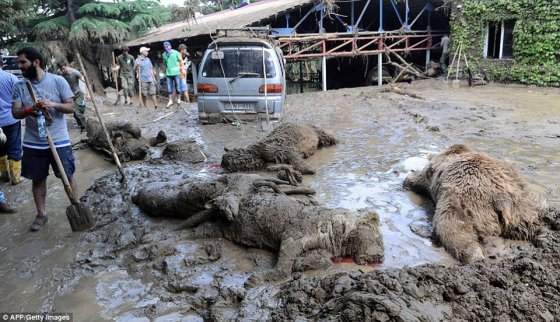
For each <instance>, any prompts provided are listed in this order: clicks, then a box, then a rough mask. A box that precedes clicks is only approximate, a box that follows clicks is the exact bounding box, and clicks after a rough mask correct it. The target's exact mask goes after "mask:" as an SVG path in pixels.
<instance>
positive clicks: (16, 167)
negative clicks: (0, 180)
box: [8, 160, 21, 186]
mask: <svg viewBox="0 0 560 322" xmlns="http://www.w3.org/2000/svg"><path fill="white" fill-rule="evenodd" d="M8 165H9V166H10V175H11V177H12V185H13V186H15V185H16V184H18V183H20V182H21V161H16V160H8Z"/></svg>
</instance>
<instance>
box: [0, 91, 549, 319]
mask: <svg viewBox="0 0 560 322" xmlns="http://www.w3.org/2000/svg"><path fill="white" fill-rule="evenodd" d="M406 90H407V91H411V92H414V93H416V94H418V95H421V96H422V97H424V100H421V99H414V98H410V97H407V96H401V95H398V94H395V93H381V92H379V91H378V90H377V89H376V88H374V87H369V88H358V89H346V90H338V91H329V92H326V93H310V94H302V95H293V96H288V106H287V115H286V117H285V119H284V120H285V121H290V122H297V123H304V124H312V125H317V126H320V127H322V128H325V129H329V130H330V131H332V132H333V133H334V134H335V136H336V137H337V139H339V141H340V143H339V144H337V145H335V146H332V147H327V148H324V149H320V150H317V151H316V152H315V154H314V155H313V156H311V157H310V158H309V159H307V163H308V165H309V166H310V167H312V168H314V169H315V170H316V174H315V175H312V176H304V177H303V183H304V184H305V185H307V186H309V187H311V188H313V189H314V190H316V192H317V194H316V197H315V198H316V199H317V201H318V202H320V203H322V204H324V205H326V206H327V207H329V208H339V207H341V208H345V209H347V210H349V211H354V210H357V209H360V208H372V209H374V210H375V211H376V212H377V213H378V214H379V218H380V230H381V234H382V236H383V243H384V245H385V261H384V263H383V264H382V265H381V266H377V267H370V266H362V265H355V264H350V263H340V264H335V265H331V263H325V266H324V267H325V268H324V269H318V270H307V268H314V267H321V266H311V267H306V264H305V263H303V264H302V266H303V268H304V269H303V270H305V272H303V273H294V274H292V275H291V276H290V277H287V278H283V279H281V280H279V281H276V282H272V283H262V284H259V283H257V284H256V286H254V287H253V285H245V284H246V282H247V280H248V279H249V278H250V277H251V276H252V275H253V274H254V273H257V272H265V271H267V270H270V269H272V268H273V267H275V265H276V261H277V257H276V255H275V254H274V253H273V252H272V253H271V252H268V251H265V250H262V249H257V248H245V247H241V246H239V245H237V244H236V243H234V242H231V241H229V240H226V239H221V238H214V237H211V236H215V235H216V232H217V230H219V229H220V227H219V225H216V224H215V223H212V222H207V223H203V224H201V225H199V226H198V227H196V228H194V229H181V228H182V227H181V225H182V223H183V220H181V219H174V218H169V217H166V218H159V217H158V218H154V217H150V216H148V215H146V214H145V213H144V212H142V211H141V210H140V209H139V208H138V207H136V206H135V205H134V204H133V203H132V202H131V197H132V196H133V195H134V194H136V193H137V192H138V191H139V190H140V189H141V188H143V187H147V186H148V185H149V184H151V183H155V182H178V181H185V180H193V178H195V179H196V178H200V181H204V180H215V179H217V178H218V177H219V176H220V175H222V170H221V169H220V168H219V167H218V165H219V163H220V161H221V156H222V155H223V153H224V147H227V148H229V149H232V148H241V147H246V146H248V145H249V144H251V143H254V142H257V141H258V140H259V139H262V138H264V137H266V135H267V134H268V133H267V132H263V131H261V129H260V126H258V125H256V124H241V125H240V126H233V125H227V124H218V125H211V126H201V125H198V124H197V123H196V114H195V113H191V115H190V116H189V115H186V114H185V113H184V112H183V111H181V110H179V111H177V112H175V113H174V114H173V115H171V116H168V117H165V118H163V119H160V120H158V118H161V117H162V116H165V115H167V114H168V113H169V112H171V111H169V110H162V111H159V110H158V111H152V110H147V109H140V108H139V109H138V112H139V113H138V114H136V113H135V112H136V111H134V109H133V108H130V107H126V108H125V107H112V106H107V107H105V110H104V111H103V113H104V117H105V118H106V120H107V121H109V120H110V121H132V122H134V123H137V124H139V126H140V128H141V129H142V133H143V135H145V136H146V137H155V136H156V134H157V133H158V132H159V131H161V130H164V131H165V133H166V136H167V142H170V143H172V142H176V141H180V140H195V141H196V143H197V144H200V146H201V147H202V148H203V151H204V152H203V153H204V155H205V158H204V159H206V161H203V162H198V163H192V164H189V165H188V166H185V165H184V163H182V162H181V163H179V162H176V161H174V160H172V159H169V158H165V159H158V158H160V157H161V156H162V153H163V151H164V149H165V144H163V145H160V146H156V147H149V150H148V155H147V158H150V159H153V160H152V161H149V162H146V163H142V164H129V165H128V166H127V168H126V169H125V172H126V173H127V176H128V178H129V183H128V185H127V186H126V187H125V186H121V184H120V183H119V180H118V179H119V175H118V174H117V173H114V172H111V173H108V174H107V175H105V176H103V177H101V178H100V179H98V180H97V181H96V182H95V184H93V186H92V187H91V188H90V189H89V190H88V191H87V192H86V193H85V196H84V197H83V201H84V202H87V203H89V204H90V205H92V207H93V209H96V212H97V214H98V216H99V218H98V227H97V228H96V229H94V230H93V231H91V232H87V233H83V234H79V235H78V234H72V233H71V232H69V227H68V223H67V222H64V220H65V218H63V215H61V216H58V217H57V216H53V217H52V218H51V220H50V221H49V223H48V227H47V229H46V230H45V231H43V232H41V233H40V234H35V235H34V234H30V233H28V232H27V231H26V227H27V226H26V225H28V222H27V221H29V222H30V221H31V219H32V216H33V215H34V214H33V209H32V208H33V206H32V201H30V194H29V189H30V188H29V183H28V182H27V183H24V184H23V185H20V186H16V187H15V188H12V187H5V186H4V187H5V188H4V187H3V189H4V192H5V193H6V194H7V195H8V197H10V196H11V195H14V196H16V197H14V200H16V202H17V200H19V201H21V202H20V203H21V205H22V206H21V210H20V214H18V217H16V218H17V220H14V219H9V218H7V217H1V218H0V230H1V231H0V232H1V233H2V234H0V236H2V237H0V241H1V242H2V245H6V246H5V247H4V248H2V249H1V252H2V258H1V259H0V268H1V271H2V272H3V275H2V276H3V279H2V281H1V282H0V287H1V289H3V290H6V292H5V297H4V300H3V301H2V303H1V304H0V309H2V310H4V311H10V310H14V311H39V310H43V311H57V312H73V313H74V319H75V320H76V321H91V320H99V321H101V320H120V321H128V320H131V319H133V318H138V319H139V320H155V319H156V318H159V319H160V320H203V319H204V320H219V321H223V320H271V319H272V320H290V319H296V320H366V321H367V320H401V321H414V320H420V321H440V320H447V321H455V320H480V319H494V320H542V321H553V320H558V319H560V311H559V309H558V307H557V305H556V303H558V301H559V300H560V298H559V297H560V292H558V285H557V280H558V271H559V267H558V264H559V263H558V262H559V259H558V258H559V257H558V251H559V250H560V236H559V235H558V232H557V231H555V230H554V229H552V231H551V233H550V235H549V236H548V237H547V239H546V240H545V241H544V242H543V243H542V245H540V246H539V247H536V246H533V245H532V244H531V243H529V242H522V241H511V240H506V239H501V238H496V239H489V240H487V241H484V242H485V243H486V244H487V245H489V246H492V247H489V249H490V251H489V254H488V256H487V258H486V259H485V260H483V261H479V262H476V263H473V264H468V265H462V264H459V263H458V262H456V261H455V260H454V259H452V258H451V256H449V254H447V252H445V250H444V249H443V248H441V247H438V246H437V245H435V244H433V241H432V240H431V239H430V235H431V233H432V226H431V223H430V221H429V216H430V215H431V212H432V211H433V210H432V209H431V205H430V202H429V201H428V200H426V199H423V198H422V197H420V196H418V195H416V194H413V193H410V192H407V191H405V190H403V189H402V182H403V180H404V178H405V177H406V176H407V174H408V172H409V171H410V170H411V169H413V168H414V169H421V168H422V167H423V165H425V162H426V161H425V158H426V156H427V155H428V154H429V153H432V152H438V151H440V150H442V149H443V148H445V147H447V146H450V145H451V144H454V143H465V144H467V145H469V146H471V147H472V148H473V149H475V150H478V151H481V152H484V153H487V154H489V155H493V156H497V157H501V158H504V159H507V160H508V161H510V162H512V163H514V164H515V165H516V166H517V167H518V168H519V169H520V172H521V175H523V176H525V177H526V178H528V181H529V183H530V184H532V185H533V186H535V187H536V189H537V190H538V191H539V192H540V193H541V194H542V195H543V196H544V197H545V198H546V199H547V200H548V202H549V204H550V205H552V206H556V207H557V206H558V205H559V202H558V201H559V199H558V189H559V188H558V187H559V184H560V169H559V168H560V163H559V162H558V160H560V151H559V150H558V149H557V145H558V140H560V138H559V137H558V122H559V121H560V112H559V111H560V108H559V106H558V104H559V102H560V91H558V90H557V89H538V88H528V87H508V86H498V85H490V86H486V87H475V88H463V87H461V88H458V89H455V88H451V86H450V84H445V83H443V82H440V81H427V82H418V83H416V84H413V85H412V86H411V87H409V88H406ZM127 109H129V110H127ZM195 110H196V109H195V107H194V106H193V107H192V111H193V112H194V111H195ZM88 116H93V113H91V111H88ZM194 150H195V149H194V148H193V151H194ZM79 153H80V154H81V155H82V158H81V162H82V163H81V165H80V164H79V165H78V172H80V171H82V172H84V174H87V177H79V178H80V180H81V182H83V184H82V185H81V187H82V189H83V188H85V186H88V185H90V182H92V181H93V180H94V179H97V178H99V177H100V176H101V175H102V174H103V173H107V171H108V167H110V164H109V163H106V162H102V160H101V161H100V158H99V157H97V156H95V155H94V154H92V153H88V152H87V150H81V151H79ZM79 159H80V158H79ZM96 162H97V163H96ZM100 162H101V163H100ZM112 171H114V170H112ZM79 182H80V181H79ZM50 184H51V185H50V186H49V189H51V188H52V189H51V190H49V192H50V193H54V194H55V196H58V197H56V198H58V199H56V200H57V203H60V204H61V205H63V206H61V207H59V208H60V209H61V211H62V210H63V209H64V208H65V206H66V204H64V198H63V197H60V196H63V190H62V189H61V188H57V187H59V186H60V185H59V184H58V183H57V182H56V181H50ZM25 185H27V186H25ZM19 196H22V197H19ZM18 198H19V199H18ZM51 208H52V211H56V209H57V206H54V205H51ZM61 214H63V213H62V212H61ZM557 218H558V214H557V213H556V212H553V213H550V214H549V219H547V222H549V223H550V226H551V227H552V228H554V227H556V228H555V229H558V223H557ZM311 255H312V256H311V257H310V258H316V261H315V262H312V263H314V264H316V263H321V261H323V262H324V260H323V259H324V258H325V256H327V255H326V254H322V253H319V254H311ZM326 264H328V265H326ZM249 286H251V287H249ZM30 294H33V295H32V296H31V295H30Z"/></svg>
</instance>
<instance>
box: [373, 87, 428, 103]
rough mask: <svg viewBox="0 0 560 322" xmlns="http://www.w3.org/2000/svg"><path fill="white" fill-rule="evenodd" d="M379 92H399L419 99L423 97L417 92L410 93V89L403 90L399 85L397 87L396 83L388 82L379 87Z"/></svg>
mask: <svg viewBox="0 0 560 322" xmlns="http://www.w3.org/2000/svg"><path fill="white" fill-rule="evenodd" d="M381 92H393V93H396V94H400V95H406V96H410V97H412V98H417V99H421V100H423V99H424V98H423V97H422V96H420V95H418V94H415V93H412V92H410V91H407V90H404V89H402V88H400V87H398V86H397V85H395V84H393V83H390V84H388V85H387V86H385V87H383V88H382V89H381Z"/></svg>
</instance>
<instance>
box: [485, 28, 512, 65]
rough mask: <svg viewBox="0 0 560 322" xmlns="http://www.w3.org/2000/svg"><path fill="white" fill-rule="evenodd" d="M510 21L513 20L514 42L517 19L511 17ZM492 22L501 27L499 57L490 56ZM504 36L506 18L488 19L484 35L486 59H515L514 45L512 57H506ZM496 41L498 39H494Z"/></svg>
mask: <svg viewBox="0 0 560 322" xmlns="http://www.w3.org/2000/svg"><path fill="white" fill-rule="evenodd" d="M508 21H513V27H512V34H511V42H512V44H513V29H514V28H515V22H516V21H515V19H510V20H508ZM492 24H495V26H496V27H499V28H500V50H499V54H498V57H497V58H494V57H488V49H489V45H490V44H489V40H490V28H491V26H492ZM504 36H505V20H502V21H501V22H498V21H487V22H486V34H485V37H484V51H483V53H482V55H483V58H484V59H500V60H508V59H513V47H512V49H511V57H504ZM494 41H496V40H494Z"/></svg>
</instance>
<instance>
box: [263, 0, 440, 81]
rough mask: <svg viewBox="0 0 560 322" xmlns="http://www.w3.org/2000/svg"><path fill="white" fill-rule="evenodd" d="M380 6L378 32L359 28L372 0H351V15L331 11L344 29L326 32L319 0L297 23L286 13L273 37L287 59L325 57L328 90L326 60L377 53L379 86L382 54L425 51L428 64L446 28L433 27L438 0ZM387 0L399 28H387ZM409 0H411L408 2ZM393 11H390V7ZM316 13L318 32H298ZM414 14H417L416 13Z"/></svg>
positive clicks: (404, 0) (382, 0) (381, 3)
mask: <svg viewBox="0 0 560 322" xmlns="http://www.w3.org/2000/svg"><path fill="white" fill-rule="evenodd" d="M364 1H365V5H364V6H363V9H362V11H361V12H360V14H359V16H358V17H357V19H356V15H355V14H356V10H355V8H356V3H363V2H364ZM377 1H378V6H375V5H374V6H372V7H371V8H376V7H377V8H378V11H377V12H375V14H376V16H375V17H377V18H378V20H379V27H378V30H377V31H360V30H359V28H358V27H359V26H360V23H361V22H362V21H363V18H364V16H365V14H366V11H367V10H368V9H369V10H371V8H370V3H371V2H372V0H363V1H362V0H352V1H351V2H350V14H349V16H342V15H339V14H337V13H333V12H331V13H329V15H330V16H334V18H335V21H336V22H337V23H340V24H341V25H342V26H343V27H344V29H345V31H344V32H327V31H326V30H325V28H324V19H325V17H326V15H327V12H326V10H325V9H326V5H325V1H323V0H319V1H316V2H315V3H314V4H313V6H312V7H311V8H310V9H309V11H308V12H307V13H306V14H305V15H303V17H302V18H301V19H300V20H299V21H298V22H297V23H296V24H294V26H293V27H290V26H289V20H290V15H289V13H286V14H285V18H286V27H285V28H274V29H273V30H272V36H273V37H276V38H277V39H278V42H279V44H280V48H281V49H282V50H283V52H284V54H285V58H286V59H291V60H302V59H313V58H315V59H317V58H321V59H322V60H323V62H322V65H323V72H322V73H323V77H322V79H323V90H326V59H327V58H332V57H352V56H360V55H378V58H377V61H378V77H377V79H378V85H379V86H381V82H382V68H381V64H382V55H383V54H384V53H389V52H406V53H408V52H412V51H425V52H426V65H427V64H428V63H429V61H430V53H431V50H432V49H434V48H437V47H440V40H441V36H442V35H443V32H446V30H432V28H431V20H432V12H433V11H434V2H437V1H436V0H418V1H414V0H397V1H398V2H399V4H400V8H399V6H398V5H397V4H396V3H395V2H396V1H394V0H388V1H387V0H377ZM387 2H388V3H390V4H391V6H390V8H392V12H393V13H394V14H395V18H396V20H398V22H399V23H398V28H394V30H391V31H385V28H384V27H385V25H384V20H385V19H386V18H387V17H384V12H385V9H386V8H385V7H384V6H387ZM409 2H410V3H409ZM411 4H412V5H414V6H415V8H416V9H418V8H419V7H420V5H423V6H422V8H421V9H420V10H415V11H414V12H413V11H412V10H410V8H411V7H410V5H411ZM389 12H391V10H389ZM313 13H316V14H319V21H318V33H313V34H309V33H308V34H299V33H298V30H299V28H300V27H301V26H302V24H303V23H304V22H305V21H306V20H307V19H309V17H310V16H312V14H313ZM413 14H414V15H413ZM421 18H422V21H424V22H426V25H425V27H424V28H423V29H414V28H415V27H416V26H417V25H418V21H420V19H421Z"/></svg>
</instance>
